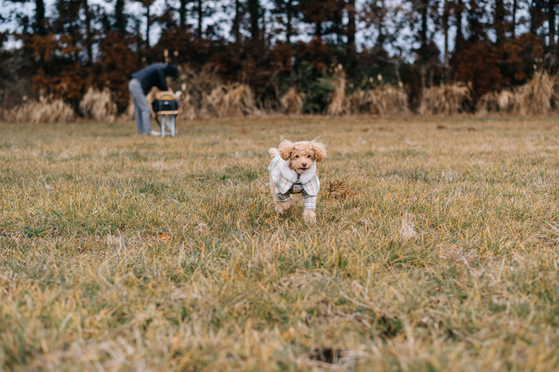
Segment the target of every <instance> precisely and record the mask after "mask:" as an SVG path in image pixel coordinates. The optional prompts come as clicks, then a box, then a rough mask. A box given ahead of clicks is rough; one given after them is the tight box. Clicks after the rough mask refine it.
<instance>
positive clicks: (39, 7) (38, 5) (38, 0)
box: [35, 0, 47, 35]
mask: <svg viewBox="0 0 559 372" xmlns="http://www.w3.org/2000/svg"><path fill="white" fill-rule="evenodd" d="M35 33H37V34H39V35H46V34H47V28H46V20H45V2H44V0H35Z"/></svg>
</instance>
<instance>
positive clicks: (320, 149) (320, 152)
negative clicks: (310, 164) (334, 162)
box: [311, 141, 326, 163]
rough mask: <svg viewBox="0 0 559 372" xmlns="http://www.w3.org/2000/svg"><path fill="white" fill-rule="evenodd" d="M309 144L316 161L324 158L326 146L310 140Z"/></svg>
mask: <svg viewBox="0 0 559 372" xmlns="http://www.w3.org/2000/svg"><path fill="white" fill-rule="evenodd" d="M311 146H312V148H313V151H314V158H315V159H316V162H317V163H318V162H321V161H322V160H324V159H326V146H325V145H324V144H323V143H319V142H314V141H311Z"/></svg>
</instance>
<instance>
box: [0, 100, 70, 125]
mask: <svg viewBox="0 0 559 372" xmlns="http://www.w3.org/2000/svg"><path fill="white" fill-rule="evenodd" d="M2 114H3V115H2V117H3V119H4V120H5V121H7V122H14V123H29V122H30V123H35V124H38V123H67V122H70V121H72V120H75V118H76V115H75V113H74V110H73V109H72V107H70V105H68V104H66V103H64V101H62V100H60V99H50V98H44V97H41V99H40V100H39V101H38V102H37V101H31V102H26V103H24V104H22V105H21V106H17V107H14V108H12V109H5V110H4V111H3V113H2Z"/></svg>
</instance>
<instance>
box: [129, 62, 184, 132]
mask: <svg viewBox="0 0 559 372" xmlns="http://www.w3.org/2000/svg"><path fill="white" fill-rule="evenodd" d="M131 76H132V80H130V83H129V84H128V90H129V91H130V95H131V96H132V100H133V101H134V113H135V115H136V125H137V126H138V133H140V134H151V135H152V136H158V135H159V134H160V133H159V132H157V131H152V130H151V118H150V116H151V113H150V110H149V104H148V101H147V99H146V96H147V94H148V93H149V92H150V90H151V88H153V87H154V86H155V87H157V88H159V89H160V90H162V91H166V90H168V91H170V92H172V90H171V89H169V88H168V87H167V82H166V81H165V78H166V77H167V76H169V77H171V78H172V79H173V80H176V78H177V77H179V70H178V69H177V66H175V65H173V64H165V63H161V62H159V63H154V64H153V65H150V66H148V67H146V68H144V69H143V70H140V71H138V72H135V73H133V74H132V75H131Z"/></svg>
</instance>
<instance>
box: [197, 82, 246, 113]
mask: <svg viewBox="0 0 559 372" xmlns="http://www.w3.org/2000/svg"><path fill="white" fill-rule="evenodd" d="M206 101H207V103H208V107H209V108H210V109H211V110H213V112H214V113H215V114H216V115H217V116H218V117H220V118H222V117H228V116H243V115H249V114H251V113H253V112H254V111H255V109H256V107H255V104H254V98H253V94H252V89H250V87H249V86H248V85H246V84H241V83H229V84H226V85H221V86H219V87H217V88H215V89H214V90H212V92H211V93H210V95H209V96H207V97H206Z"/></svg>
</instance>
